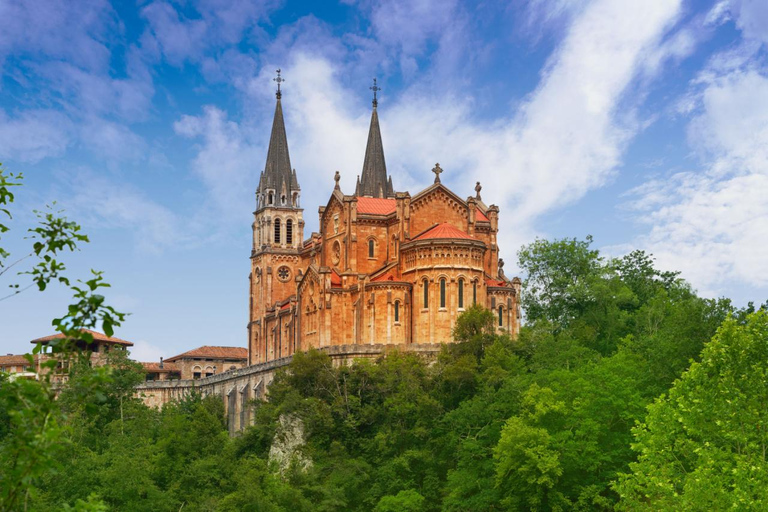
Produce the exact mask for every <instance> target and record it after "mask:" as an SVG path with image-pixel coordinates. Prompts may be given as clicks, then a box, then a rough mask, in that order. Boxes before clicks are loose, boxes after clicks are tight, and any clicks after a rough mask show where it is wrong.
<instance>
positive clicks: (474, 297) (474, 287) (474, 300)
mask: <svg viewBox="0 0 768 512" xmlns="http://www.w3.org/2000/svg"><path fill="white" fill-rule="evenodd" d="M472 304H473V305H474V304H477V280H474V281H472Z"/></svg>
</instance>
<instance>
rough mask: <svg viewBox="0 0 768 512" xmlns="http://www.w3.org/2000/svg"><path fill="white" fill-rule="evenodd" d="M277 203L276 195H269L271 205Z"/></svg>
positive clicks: (271, 193)
mask: <svg viewBox="0 0 768 512" xmlns="http://www.w3.org/2000/svg"><path fill="white" fill-rule="evenodd" d="M274 202H275V194H274V193H273V192H270V193H269V204H274Z"/></svg>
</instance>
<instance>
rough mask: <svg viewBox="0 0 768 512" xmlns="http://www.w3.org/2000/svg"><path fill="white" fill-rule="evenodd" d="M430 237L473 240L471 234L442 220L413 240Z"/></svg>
mask: <svg viewBox="0 0 768 512" xmlns="http://www.w3.org/2000/svg"><path fill="white" fill-rule="evenodd" d="M432 238H463V239H466V240H474V238H472V237H471V236H469V235H468V234H466V233H465V232H463V231H461V230H459V229H456V228H455V227H453V226H452V225H451V224H448V223H447V222H443V223H442V224H438V225H437V226H434V227H431V228H429V229H428V230H426V231H425V232H423V233H422V234H420V235H419V236H417V237H416V238H414V240H429V239H432Z"/></svg>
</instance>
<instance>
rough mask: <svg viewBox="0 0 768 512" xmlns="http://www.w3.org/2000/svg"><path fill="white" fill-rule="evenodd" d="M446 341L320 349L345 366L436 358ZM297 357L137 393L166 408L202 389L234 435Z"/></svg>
mask: <svg viewBox="0 0 768 512" xmlns="http://www.w3.org/2000/svg"><path fill="white" fill-rule="evenodd" d="M441 347H442V344H440V343H434V344H410V345H394V344H392V345H383V344H372V345H332V346H328V347H323V348H320V349H319V350H321V351H323V352H326V353H327V354H328V355H330V356H331V359H332V360H333V364H334V365H343V364H349V363H351V362H353V361H354V360H355V359H362V358H376V357H379V356H382V355H384V354H386V353H388V352H391V351H397V350H399V351H403V352H413V353H417V354H420V355H422V356H424V357H425V358H427V359H430V358H434V357H435V356H436V355H437V353H438V352H439V351H440V349H441ZM292 359H293V356H287V357H283V358H280V359H273V360H271V361H267V362H265V363H259V364H254V365H251V366H246V367H245V368H240V369H237V370H231V371H228V372H224V373H219V374H216V375H211V376H210V377H205V378H202V379H196V380H193V379H182V380H160V381H149V382H144V383H142V384H140V385H138V386H137V387H136V393H137V395H138V396H139V397H141V398H142V400H143V401H144V403H145V404H147V405H149V406H151V407H162V406H163V405H164V404H167V403H169V402H172V401H175V400H180V399H182V398H184V397H185V396H187V395H188V394H189V393H192V392H198V393H200V394H202V395H203V396H209V395H214V396H218V397H220V398H221V400H222V402H223V403H224V410H225V411H226V417H227V425H228V428H229V433H230V435H236V434H237V433H238V432H241V431H242V430H243V429H245V427H247V426H248V425H250V424H251V422H252V421H253V415H252V411H253V407H254V405H255V403H256V402H255V401H256V400H264V399H266V396H267V388H268V386H269V384H270V383H271V382H272V379H273V378H274V377H275V373H276V372H277V371H278V370H280V369H281V368H285V367H286V366H288V364H289V363H290V362H291V360H292Z"/></svg>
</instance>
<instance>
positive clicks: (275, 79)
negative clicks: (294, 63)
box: [272, 69, 285, 99]
mask: <svg viewBox="0 0 768 512" xmlns="http://www.w3.org/2000/svg"><path fill="white" fill-rule="evenodd" d="M276 72H277V78H273V79H272V80H274V81H275V82H277V94H276V96H277V99H280V97H281V96H282V95H283V94H282V93H281V92H280V84H281V83H283V82H285V78H283V77H281V76H280V70H279V69H277V70H276Z"/></svg>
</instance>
